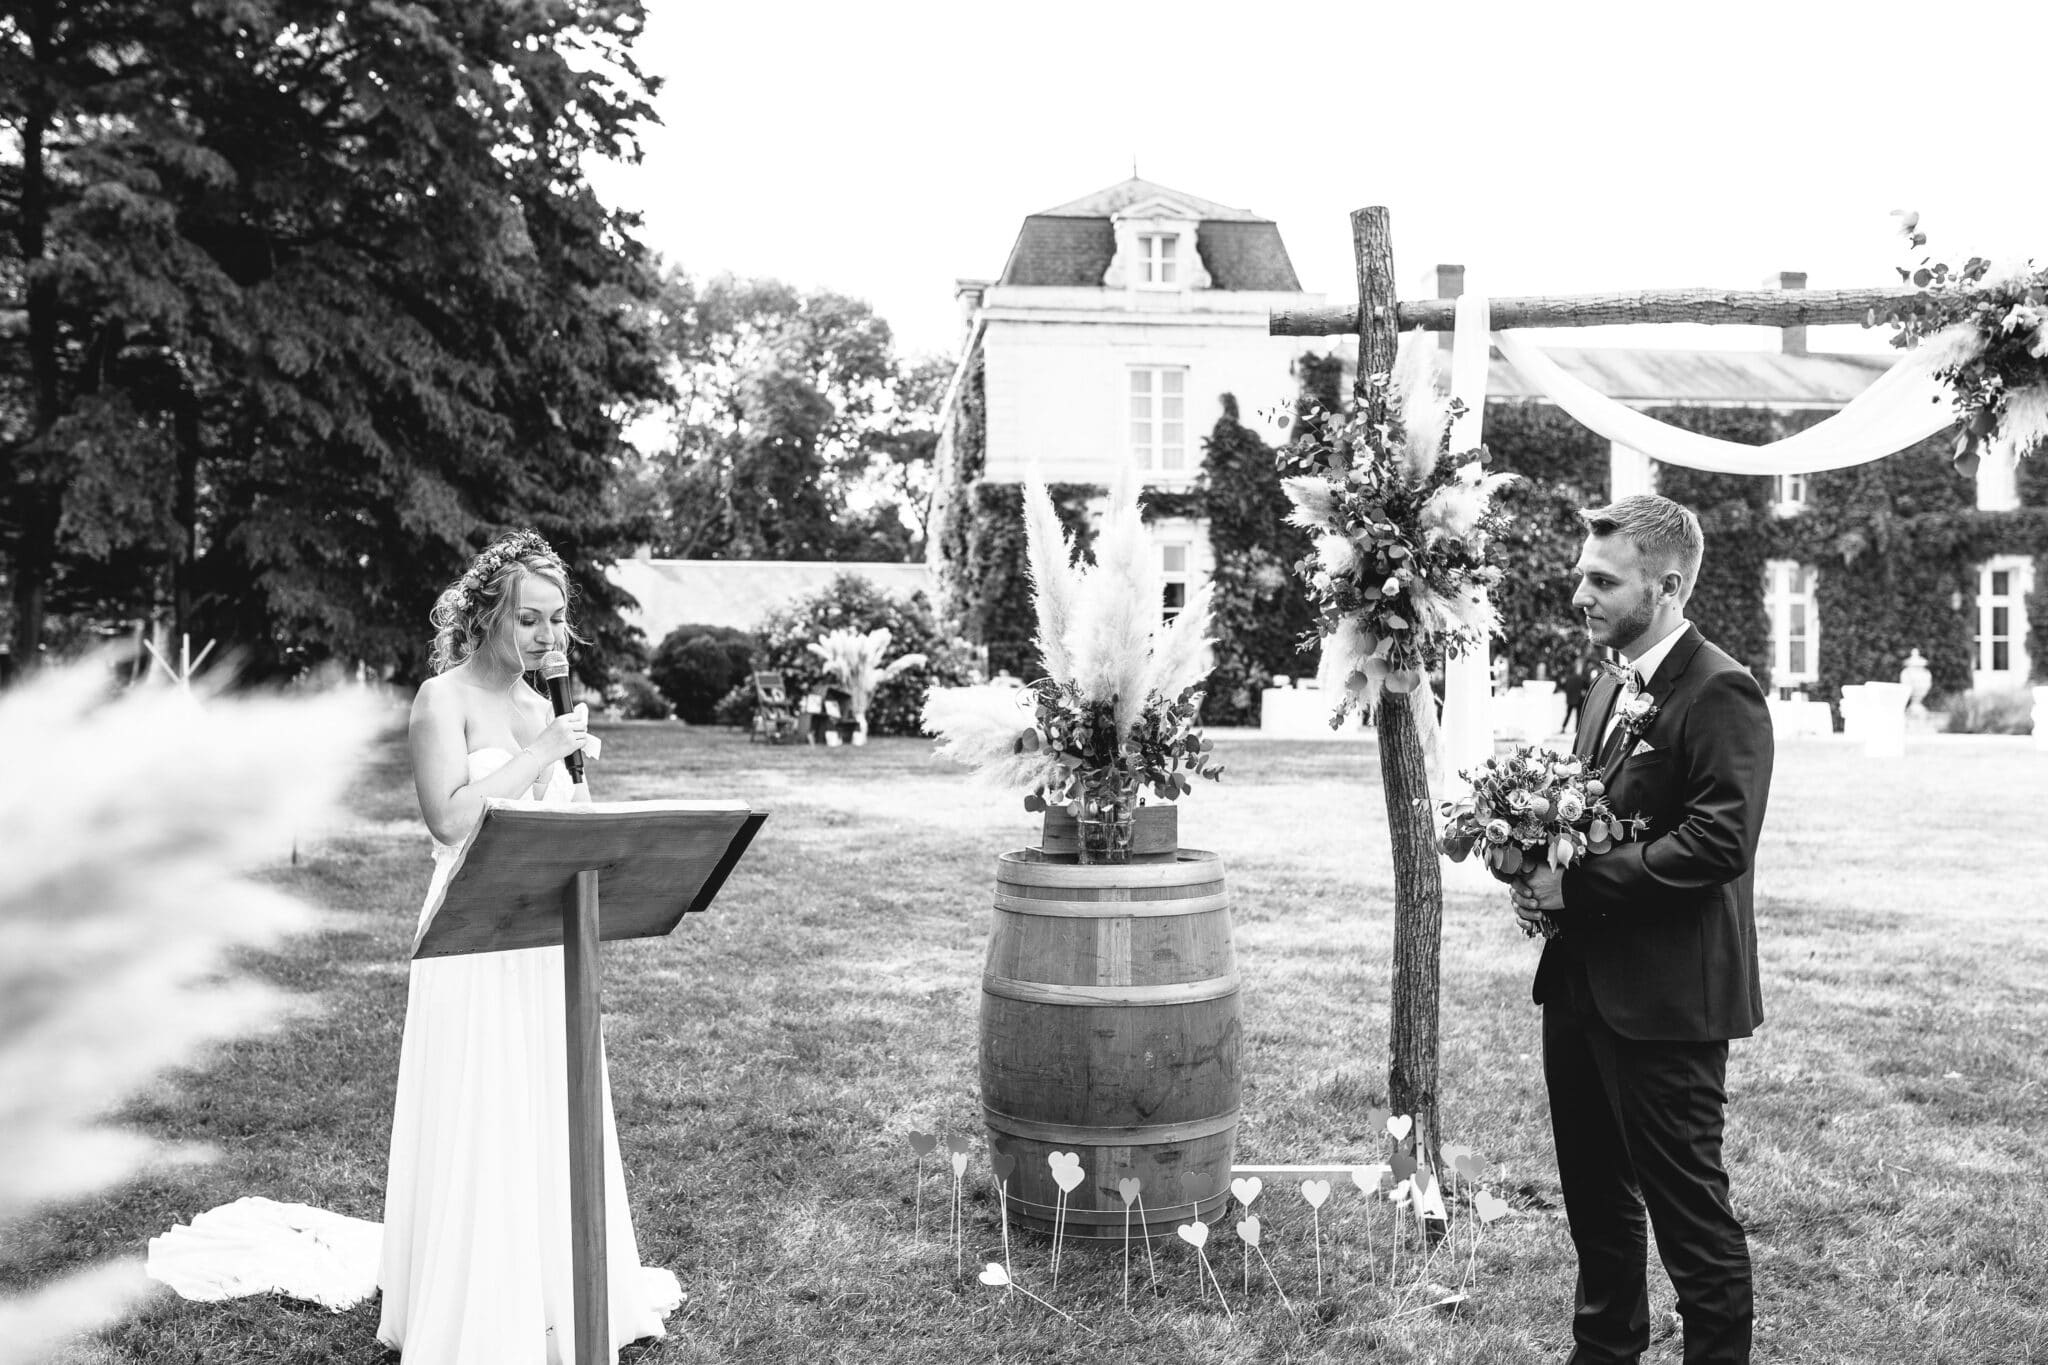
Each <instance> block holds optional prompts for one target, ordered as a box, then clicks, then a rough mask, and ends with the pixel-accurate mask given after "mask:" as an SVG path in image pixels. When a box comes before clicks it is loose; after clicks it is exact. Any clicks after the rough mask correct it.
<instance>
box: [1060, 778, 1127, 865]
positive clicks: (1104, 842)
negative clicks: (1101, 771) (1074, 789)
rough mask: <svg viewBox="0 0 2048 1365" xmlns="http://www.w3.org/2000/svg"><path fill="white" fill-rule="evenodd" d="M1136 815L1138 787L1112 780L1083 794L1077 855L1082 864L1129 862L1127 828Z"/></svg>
mask: <svg viewBox="0 0 2048 1365" xmlns="http://www.w3.org/2000/svg"><path fill="white" fill-rule="evenodd" d="M1137 813H1138V784H1137V783H1136V782H1134V781H1129V780H1124V779H1120V778H1119V779H1116V780H1112V781H1109V782H1105V783H1103V784H1102V785H1100V786H1099V787H1097V788H1095V789H1094V790H1091V791H1088V792H1086V793H1085V794H1084V795H1083V797H1082V799H1081V814H1080V815H1079V816H1077V817H1076V819H1075V823H1076V824H1077V825H1078V826H1079V827H1080V830H1079V832H1080V836H1081V843H1080V855H1081V861H1082V862H1084V863H1127V862H1129V861H1130V860H1131V826H1132V823H1133V822H1134V820H1135V819H1136V817H1137Z"/></svg>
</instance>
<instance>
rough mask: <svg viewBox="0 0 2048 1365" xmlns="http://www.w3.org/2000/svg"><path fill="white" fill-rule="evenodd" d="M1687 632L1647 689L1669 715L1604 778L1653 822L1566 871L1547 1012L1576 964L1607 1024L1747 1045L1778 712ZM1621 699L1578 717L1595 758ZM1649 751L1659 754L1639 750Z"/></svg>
mask: <svg viewBox="0 0 2048 1365" xmlns="http://www.w3.org/2000/svg"><path fill="white" fill-rule="evenodd" d="M1683 631H1684V633H1683V635H1681V637H1680V638H1679V641H1678V643H1677V644H1675V645H1673V646H1672V647H1671V652H1670V653H1669V654H1667V655H1665V657H1664V662H1663V663H1661V664H1660V665H1658V667H1657V672H1656V675H1655V676H1654V677H1652V678H1651V679H1649V683H1648V688H1647V690H1648V692H1649V694H1650V696H1651V698H1652V699H1653V700H1654V701H1655V702H1656V703H1657V715H1656V717H1655V719H1653V720H1652V721H1651V722H1650V725H1649V728H1648V729H1646V730H1645V731H1643V733H1642V736H1641V739H1640V741H1632V742H1631V743H1630V745H1629V749H1630V750H1631V751H1632V752H1630V753H1627V754H1624V755H1623V756H1622V757H1621V758H1620V759H1618V760H1617V762H1616V763H1615V765H1614V767H1613V768H1612V770H1611V771H1610V772H1609V773H1608V774H1606V775H1605V779H1606V783H1607V799H1608V804H1609V806H1610V807H1612V809H1613V810H1614V812H1615V814H1617V815H1625V816H1627V815H1640V816H1645V817H1647V818H1648V820H1649V822H1650V824H1649V828H1647V829H1646V830H1644V831H1643V832H1642V833H1641V834H1640V835H1638V836H1637V837H1636V838H1635V839H1634V840H1631V841H1630V842H1627V843H1621V844H1616V845H1615V846H1614V847H1613V848H1612V849H1611V850H1609V851H1608V852H1606V853H1599V854H1591V855H1588V856H1587V857H1585V858H1583V859H1581V860H1580V862H1579V863H1578V864H1577V865H1576V866H1574V867H1572V868H1569V869H1567V870H1566V872H1565V874H1564V879H1563V895H1564V907H1565V908H1564V910H1563V911H1562V912H1553V918H1554V919H1555V920H1556V921H1557V924H1558V927H1559V929H1560V930H1561V931H1562V932H1561V934H1560V936H1559V937H1558V938H1555V939H1552V940H1551V941H1550V942H1549V943H1547V944H1546V945H1545V946H1544V950H1543V959H1542V961H1541V963H1540V964H1539V965H1538V967H1537V969H1536V985H1535V992H1534V993H1535V998H1536V1001H1537V1003H1538V1004H1541V1003H1543V1002H1544V1001H1545V1000H1547V999H1552V998H1555V997H1556V995H1557V994H1559V993H1561V992H1562V991H1563V990H1564V989H1565V986H1564V979H1565V973H1566V972H1567V971H1568V970H1569V967H1570V963H1571V960H1572V959H1573V958H1576V959H1577V960H1578V961H1580V962H1583V963H1584V964H1585V970H1586V984H1587V986H1588V987H1589V988H1590V991H1591V995H1592V998H1593V1003H1594V1005H1595V1006H1596V1007H1597V1008H1598V1009H1599V1011H1600V1015H1601V1017H1602V1019H1604V1020H1605V1021H1606V1023H1607V1026H1608V1027H1609V1028H1612V1029H1613V1030H1614V1031H1615V1032H1616V1033H1618V1034H1620V1035H1622V1036H1623V1037H1625V1038H1639V1039H1667V1040H1683V1041H1690V1042H1706V1041H1712V1040H1717V1039H1727V1038H1745V1037H1747V1036H1749V1035H1750V1034H1751V1033H1753V1032H1754V1031H1755V1030H1756V1027H1757V1025H1759V1024H1761V1023H1762V1022H1763V1017H1764V1010H1763V992H1762V989H1761V987H1760V985H1759V983H1758V979H1757V955H1756V913H1755V908H1754V906H1753V904H1752V901H1751V890H1750V888H1751V880H1752V876H1751V872H1752V867H1753V865H1754V863H1755V861H1756V844H1757V835H1758V833H1759V832H1760V831H1761V830H1762V828H1763V823H1764V805H1765V803H1766V801H1767V799H1768V798H1769V796H1770V790H1771V758H1772V741H1771V717H1770V712H1769V710H1768V709H1766V707H1765V706H1764V696H1763V691H1762V689H1761V688H1759V687H1758V686H1757V684H1756V680H1755V679H1754V678H1752V677H1750V676H1749V673H1748V672H1747V671H1746V670H1745V669H1744V668H1743V667H1742V665H1740V664H1738V663H1736V662H1735V660H1733V659H1731V658H1729V657H1728V655H1726V654H1724V653H1723V652H1721V650H1719V649H1718V648H1716V647H1715V646H1713V645H1711V644H1708V643H1707V641H1706V640H1705V639H1704V638H1703V637H1702V636H1701V635H1700V633H1699V630H1698V628H1697V627H1695V626H1693V625H1690V624H1688V625H1686V626H1685V627H1683ZM1618 690H1619V684H1617V683H1616V682H1615V681H1614V679H1613V678H1611V677H1607V676H1602V677H1601V678H1600V680H1599V681H1597V682H1596V683H1594V685H1593V690H1592V692H1591V693H1590V694H1588V696H1587V698H1586V709H1585V715H1583V716H1582V717H1580V720H1579V732H1578V745H1577V748H1578V752H1579V753H1582V754H1593V753H1596V752H1597V751H1598V749H1599V747H1600V742H1601V732H1602V730H1603V729H1604V728H1605V722H1606V720H1607V716H1608V712H1609V710H1610V703H1611V701H1612V700H1613V697H1614V694H1615V693H1616V691H1618ZM1644 744H1647V745H1648V746H1649V752H1640V748H1641V745H1644Z"/></svg>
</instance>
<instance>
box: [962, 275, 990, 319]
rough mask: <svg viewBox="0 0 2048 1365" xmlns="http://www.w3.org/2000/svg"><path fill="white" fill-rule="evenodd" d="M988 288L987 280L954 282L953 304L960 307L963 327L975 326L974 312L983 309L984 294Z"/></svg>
mask: <svg viewBox="0 0 2048 1365" xmlns="http://www.w3.org/2000/svg"><path fill="white" fill-rule="evenodd" d="M988 286H989V282H988V281H987V280H955V281H953V302H954V303H956V304H958V305H959V308H960V324H961V326H963V327H971V326H973V325H974V312H975V310H976V309H977V308H979V307H981V296H982V292H983V291H984V290H986V289H987V288H988Z"/></svg>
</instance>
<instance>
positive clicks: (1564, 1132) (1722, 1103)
mask: <svg viewBox="0 0 2048 1365" xmlns="http://www.w3.org/2000/svg"><path fill="white" fill-rule="evenodd" d="M1565 977H1566V979H1565V981H1564V982H1562V983H1561V984H1562V985H1563V986H1564V989H1563V990H1560V991H1556V992H1554V993H1553V994H1552V996H1551V997H1550V998H1549V999H1548V1000H1547V1001H1546V1003H1545V1004H1544V1006H1543V1074H1544V1080H1545V1082H1546V1084H1547V1085H1548V1087H1549V1090H1550V1122H1551V1132H1552V1135H1553V1136H1554V1137H1555V1139H1556V1143H1557V1168H1558V1175H1559V1178H1560V1180H1561V1181H1562V1184H1563V1187H1564V1204H1565V1216H1566V1219H1567V1221H1568V1222H1569V1223H1570V1225H1571V1233H1572V1242H1573V1244H1574V1245H1575V1246H1576V1247H1577V1249H1578V1255H1579V1282H1578V1292H1577V1295H1576V1298H1575V1304H1574V1312H1573V1316H1572V1337H1573V1341H1574V1343H1575V1345H1574V1349H1573V1351H1572V1354H1571V1357H1570V1365H1616V1363H1623V1365H1625V1363H1626V1362H1631V1361H1634V1360H1636V1359H1637V1358H1638V1357H1639V1356H1641V1355H1642V1353H1643V1352H1644V1351H1647V1350H1648V1349H1649V1346H1650V1295H1649V1266H1648V1260H1649V1244H1648V1240H1647V1238H1646V1236H1645V1229H1644V1214H1645V1212H1646V1211H1647V1213H1648V1223H1649V1227H1650V1228H1651V1229H1654V1230H1655V1232H1656V1235H1657V1252H1658V1254H1659V1256H1661V1257H1662V1258H1663V1261H1664V1268H1665V1269H1666V1270H1667V1271H1668V1272H1670V1275H1671V1283H1672V1287H1673V1288H1674V1289H1676V1290H1677V1292H1678V1308H1679V1314H1680V1316H1681V1317H1683V1318H1684V1320H1685V1365H1746V1362H1747V1361H1748V1360H1749V1353H1750V1332H1751V1324H1752V1321H1753V1319H1754V1316H1755V1307H1754V1301H1753V1291H1752V1288H1751V1281H1750V1267H1749V1244H1748V1241H1747V1239H1745V1237H1744V1236H1743V1232H1742V1225H1741V1224H1740V1223H1739V1222H1737V1221H1736V1219H1735V1213H1734V1210H1733V1209H1731V1208H1730V1207H1729V1203H1728V1173H1727V1171H1726V1169H1725V1168H1724V1167H1723V1165H1722V1160H1721V1132H1722V1126H1723V1121H1724V1116H1725V1110H1726V1106H1727V1089H1726V1077H1727V1070H1728V1044H1727V1043H1726V1042H1707V1043H1691V1042H1656V1041H1643V1040H1639V1039H1633V1038H1624V1037H1621V1036H1620V1035H1619V1034H1617V1033H1615V1032H1614V1031H1613V1030H1612V1029H1610V1028H1608V1027H1607V1026H1606V1024H1604V1023H1603V1022H1601V1019H1600V1016H1599V1013H1598V1011H1597V1009H1595V1007H1594V1006H1593V1002H1592V998H1591V993H1590V991H1589V990H1588V988H1587V986H1586V980H1585V970H1584V968H1583V967H1582V966H1580V965H1579V964H1577V963H1571V964H1570V969H1569V971H1568V972H1567V973H1566V974H1565Z"/></svg>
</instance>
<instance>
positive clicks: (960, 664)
mask: <svg viewBox="0 0 2048 1365" xmlns="http://www.w3.org/2000/svg"><path fill="white" fill-rule="evenodd" d="M881 626H887V627H888V628H889V631H890V633H891V640H890V646H889V655H888V659H885V660H884V662H885V663H886V662H889V661H890V660H893V659H895V658H896V656H897V655H899V654H922V655H924V656H925V662H924V663H922V664H920V665H918V666H917V667H916V668H911V669H906V670H904V671H903V672H902V673H901V674H898V675H897V676H896V677H895V678H892V679H891V680H890V681H888V682H886V683H884V684H882V686H881V687H879V688H877V689H876V690H875V697H874V701H873V702H872V703H871V704H870V705H869V707H868V731H869V733H871V734H876V735H914V734H917V733H918V731H919V716H920V714H921V713H922V711H923V709H924V694H925V692H926V691H927V690H928V689H930V688H932V687H935V686H937V687H960V686H964V685H965V684H967V683H971V682H975V681H977V680H978V672H979V670H978V669H977V668H976V666H975V660H974V651H973V648H972V646H970V645H968V644H967V643H965V642H964V641H960V640H949V639H947V638H946V637H945V636H943V635H942V634H940V632H939V627H938V623H937V621H936V620H935V619H934V617H933V614H932V608H931V603H930V602H928V601H926V600H925V595H924V594H923V593H921V592H918V593H912V594H911V595H910V596H909V597H907V598H906V597H895V596H892V595H890V594H889V593H886V592H883V591H882V590H881V589H880V588H877V587H875V586H874V585H873V584H872V583H870V582H868V581H867V580H866V579H865V578H862V577H861V576H860V575H858V574H850V573H843V574H840V575H839V576H838V577H836V578H834V579H833V580H832V581H831V582H830V583H829V584H827V585H826V586H825V587H824V588H822V589H821V590H819V591H818V592H816V593H813V594H811V595H810V596H808V597H800V598H798V599H797V600H796V601H794V602H792V603H790V604H789V605H788V606H786V607H783V608H781V609H780V610H778V611H773V612H770V613H769V614H768V618H767V620H765V621H764V622H762V625H761V665H760V666H761V667H762V668H764V669H780V670H781V671H782V672H783V673H784V674H785V675H786V676H787V677H788V678H789V683H790V687H791V689H792V691H793V693H794V694H795V695H797V696H801V695H802V694H804V693H805V692H808V691H810V690H811V689H812V688H815V687H821V686H823V685H824V684H825V682H826V673H825V665H824V661H823V660H822V659H820V658H819V657H818V656H817V655H815V654H813V653H811V651H810V648H809V646H810V644H811V642H812V641H813V640H816V639H817V638H818V637H819V636H821V635H823V634H824V633H825V632H826V631H828V630H838V629H840V628H842V627H844V628H846V629H849V630H857V631H870V630H874V629H876V628H877V627H881Z"/></svg>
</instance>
